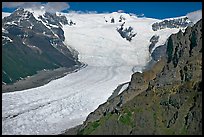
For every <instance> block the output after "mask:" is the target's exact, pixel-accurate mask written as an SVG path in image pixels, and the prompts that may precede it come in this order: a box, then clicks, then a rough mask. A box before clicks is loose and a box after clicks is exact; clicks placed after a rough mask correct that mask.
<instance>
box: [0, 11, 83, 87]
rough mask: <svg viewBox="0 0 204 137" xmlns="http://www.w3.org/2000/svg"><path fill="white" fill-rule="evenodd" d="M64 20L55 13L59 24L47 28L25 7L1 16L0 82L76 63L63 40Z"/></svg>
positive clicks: (56, 21)
mask: <svg viewBox="0 0 204 137" xmlns="http://www.w3.org/2000/svg"><path fill="white" fill-rule="evenodd" d="M47 14H48V13H47ZM47 14H46V13H45V16H46V15H47ZM48 15H50V16H52V15H51V14H48ZM48 15H47V16H48ZM53 16H54V15H53ZM55 16H56V15H55ZM49 18H51V17H49ZM49 18H48V19H49ZM63 21H64V20H62V18H61V17H58V18H57V17H55V23H58V24H57V25H58V26H54V27H50V28H48V27H47V26H46V25H44V24H43V21H39V20H37V19H36V18H35V17H34V15H33V13H31V12H29V11H27V10H24V9H17V10H16V11H15V12H13V13H12V14H11V15H9V16H6V17H4V18H3V19H2V53H3V55H2V57H3V58H2V63H3V64H2V66H3V68H2V83H14V82H15V81H16V80H19V79H21V78H24V77H26V76H30V75H33V74H35V73H36V72H37V71H39V70H43V69H55V68H59V67H71V66H74V65H77V64H79V62H78V61H77V59H76V58H74V57H73V55H72V53H71V52H70V51H69V49H68V48H67V47H66V46H65V45H64V44H63V40H64V35H63V33H64V32H63V30H62V29H61V27H60V23H61V22H62V23H64V22H63ZM47 23H48V24H50V25H52V23H49V21H47Z"/></svg>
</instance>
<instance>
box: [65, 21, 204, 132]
mask: <svg viewBox="0 0 204 137" xmlns="http://www.w3.org/2000/svg"><path fill="white" fill-rule="evenodd" d="M121 100H122V101H121ZM75 131H76V132H75V134H103V135H105V134H111V135H114V134H126V135H132V134H134V135H138V134H139V135H143V134H145V135H154V134H156V135H166V134H167V135H172V134H184V135H201V134H202V20H200V21H199V22H197V23H196V24H195V25H194V26H193V27H188V28H187V29H186V31H185V33H182V32H179V33H177V34H173V35H171V36H170V37H169V40H168V44H167V49H166V57H165V58H162V59H161V60H160V61H159V62H157V63H156V64H155V65H154V66H153V67H152V68H151V69H150V70H147V71H145V72H143V73H139V72H137V73H135V74H133V75H132V79H131V82H130V83H129V87H128V89H126V90H125V91H124V92H122V93H121V94H120V95H118V96H116V97H115V98H113V99H111V100H109V101H108V102H106V103H104V104H102V105H100V106H99V108H98V109H96V110H95V111H94V112H92V113H91V114H90V115H89V116H88V118H87V119H86V121H85V122H84V123H83V124H82V125H81V126H80V128H78V129H77V130H76V129H75ZM65 134H66V133H65Z"/></svg>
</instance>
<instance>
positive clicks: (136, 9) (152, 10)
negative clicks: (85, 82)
mask: <svg viewBox="0 0 204 137" xmlns="http://www.w3.org/2000/svg"><path fill="white" fill-rule="evenodd" d="M58 4H60V2H58ZM68 4H69V8H68V9H66V10H63V11H64V12H66V11H69V10H73V11H97V12H98V13H101V12H114V11H118V10H123V11H124V12H126V13H134V14H144V15H145V17H151V18H158V19H163V18H169V17H177V16H184V15H186V14H187V13H189V12H192V11H196V10H200V9H202V2H69V3H68ZM14 9H15V8H9V9H8V8H6V7H4V8H3V9H2V11H7V12H8V11H9V12H10V11H13V10H14Z"/></svg>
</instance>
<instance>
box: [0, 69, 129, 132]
mask: <svg viewBox="0 0 204 137" xmlns="http://www.w3.org/2000/svg"><path fill="white" fill-rule="evenodd" d="M131 70H132V66H120V67H116V66H111V67H101V66H100V67H96V66H87V67H85V68H83V69H81V70H79V71H77V72H75V73H70V74H68V75H66V76H64V77H62V78H59V79H56V80H53V81H51V82H49V83H48V84H46V85H44V86H41V87H37V88H32V89H27V90H22V91H17V92H8V93H3V94H2V134H60V133H62V132H63V131H64V130H66V129H68V128H71V127H74V126H76V125H79V124H82V122H83V121H84V120H85V119H86V117H87V116H88V114H89V113H90V112H92V111H94V110H95V109H96V108H97V107H98V105H100V104H102V103H104V102H105V101H106V100H107V99H108V97H110V96H111V94H112V92H113V91H114V89H115V88H116V87H117V86H118V84H122V83H124V82H128V81H130V79H131V74H132V71H131Z"/></svg>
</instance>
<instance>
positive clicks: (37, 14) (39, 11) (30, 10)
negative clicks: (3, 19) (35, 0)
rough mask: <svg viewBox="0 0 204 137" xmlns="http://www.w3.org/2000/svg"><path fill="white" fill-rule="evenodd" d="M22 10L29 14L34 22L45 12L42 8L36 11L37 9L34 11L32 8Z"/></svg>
mask: <svg viewBox="0 0 204 137" xmlns="http://www.w3.org/2000/svg"><path fill="white" fill-rule="evenodd" d="M24 10H25V11H29V12H31V13H32V14H33V16H34V17H35V19H36V20H39V18H38V17H40V16H42V15H43V14H45V12H46V11H45V9H44V7H43V6H41V7H40V8H38V9H37V8H36V9H34V8H25V9H24Z"/></svg>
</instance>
